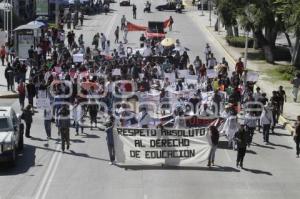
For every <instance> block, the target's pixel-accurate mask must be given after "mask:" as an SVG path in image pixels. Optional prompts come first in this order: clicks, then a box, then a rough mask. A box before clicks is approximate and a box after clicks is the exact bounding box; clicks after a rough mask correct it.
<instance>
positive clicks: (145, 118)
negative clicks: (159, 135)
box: [137, 107, 152, 128]
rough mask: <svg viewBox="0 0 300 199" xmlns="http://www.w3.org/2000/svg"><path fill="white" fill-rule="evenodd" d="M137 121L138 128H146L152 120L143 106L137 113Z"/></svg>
mask: <svg viewBox="0 0 300 199" xmlns="http://www.w3.org/2000/svg"><path fill="white" fill-rule="evenodd" d="M137 119H138V123H139V127H140V128H148V127H149V124H150V122H151V120H152V118H151V116H150V114H149V113H148V112H147V109H146V108H145V107H143V108H141V112H139V114H138V118H137Z"/></svg>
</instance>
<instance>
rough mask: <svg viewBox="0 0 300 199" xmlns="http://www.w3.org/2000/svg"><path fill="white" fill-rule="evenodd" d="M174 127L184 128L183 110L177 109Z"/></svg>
mask: <svg viewBox="0 0 300 199" xmlns="http://www.w3.org/2000/svg"><path fill="white" fill-rule="evenodd" d="M174 128H176V129H184V128H186V120H185V117H184V112H183V111H179V112H178V114H177V115H176V117H175V122H174Z"/></svg>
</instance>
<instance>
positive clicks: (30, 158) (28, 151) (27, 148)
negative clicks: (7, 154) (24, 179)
mask: <svg viewBox="0 0 300 199" xmlns="http://www.w3.org/2000/svg"><path fill="white" fill-rule="evenodd" d="M35 151H36V148H35V147H34V146H32V145H24V149H23V151H22V152H21V153H19V154H18V157H17V162H16V166H15V167H10V166H9V164H3V165H2V164H1V166H0V176H9V175H18V174H22V173H26V172H27V171H28V170H29V169H30V168H31V167H34V166H42V165H35Z"/></svg>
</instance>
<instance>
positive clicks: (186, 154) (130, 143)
mask: <svg viewBox="0 0 300 199" xmlns="http://www.w3.org/2000/svg"><path fill="white" fill-rule="evenodd" d="M114 142H115V151H116V161H117V164H120V165H152V166H161V165H173V166H199V165H200V164H201V163H203V162H204V161H206V160H207V159H208V155H209V151H210V144H209V143H210V140H209V136H208V135H207V128H194V129H141V128H115V129H114Z"/></svg>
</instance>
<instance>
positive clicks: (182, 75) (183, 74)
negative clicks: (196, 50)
mask: <svg viewBox="0 0 300 199" xmlns="http://www.w3.org/2000/svg"><path fill="white" fill-rule="evenodd" d="M177 74H178V77H179V78H186V77H187V76H188V75H189V70H178V71H177Z"/></svg>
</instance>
